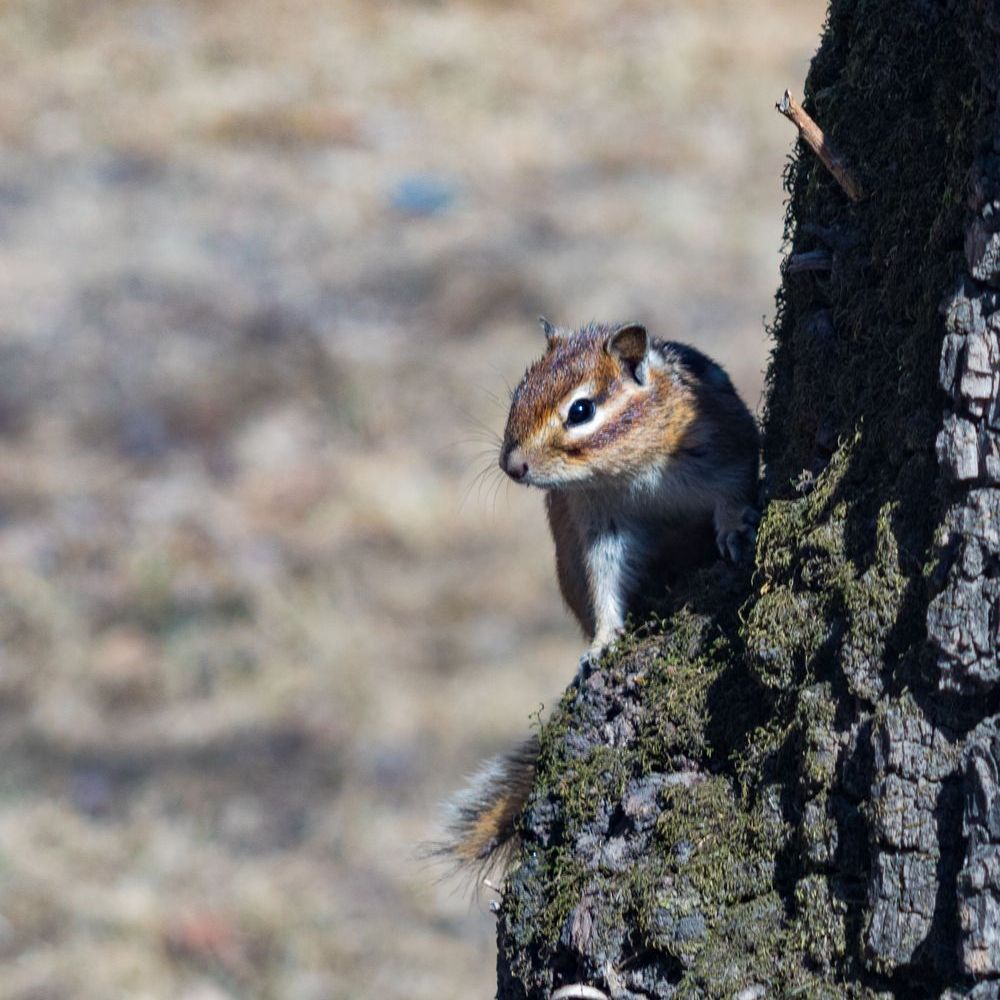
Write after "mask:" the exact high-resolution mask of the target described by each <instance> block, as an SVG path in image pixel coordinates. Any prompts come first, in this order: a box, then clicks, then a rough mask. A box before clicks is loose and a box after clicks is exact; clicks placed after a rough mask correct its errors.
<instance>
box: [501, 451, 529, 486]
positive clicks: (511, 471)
mask: <svg viewBox="0 0 1000 1000" xmlns="http://www.w3.org/2000/svg"><path fill="white" fill-rule="evenodd" d="M500 468H501V469H503V471H504V472H506V473H507V475H508V476H510V478H511V479H513V480H514V482H515V483H519V482H521V480H522V479H524V477H525V476H526V475H527V474H528V463H527V462H526V461H525V460H524V452H523V451H522V450H521V449H520V448H515V447H513V446H511V445H507V446H505V447H504V450H503V451H502V452H501V453H500Z"/></svg>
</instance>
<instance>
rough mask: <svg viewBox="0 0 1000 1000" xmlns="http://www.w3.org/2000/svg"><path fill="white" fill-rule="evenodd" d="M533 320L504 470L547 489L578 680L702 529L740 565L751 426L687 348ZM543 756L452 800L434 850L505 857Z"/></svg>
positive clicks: (627, 328)
mask: <svg viewBox="0 0 1000 1000" xmlns="http://www.w3.org/2000/svg"><path fill="white" fill-rule="evenodd" d="M540 323H541V326H542V329H543V330H544V332H545V337H546V341H547V349H546V351H545V354H544V355H543V356H542V357H541V358H540V359H539V360H538V361H536V362H535V363H534V364H533V365H531V366H530V367H529V368H528V370H527V371H526V372H525V374H524V377H523V378H522V379H521V381H520V382H519V383H518V385H517V387H516V388H515V389H514V392H513V395H512V399H511V406H510V413H509V416H508V418H507V426H506V430H505V431H504V437H503V445H502V447H501V449H500V456H499V458H500V468H501V469H503V471H504V472H505V473H506V474H507V475H508V476H509V477H510V478H511V479H513V480H514V481H515V482H517V483H521V484H523V485H526V486H535V487H538V488H540V489H543V490H545V492H546V497H545V501H546V511H547V514H548V520H549V526H550V528H551V531H552V537H553V540H554V541H555V550H556V572H557V575H558V578H559V587H560V590H561V591H562V595H563V598H564V599H565V601H566V604H567V605H568V606H569V608H570V610H571V611H572V612H573V614H574V615H575V616H576V618H577V620H578V621H579V623H580V626H581V628H582V629H583V631H584V633H585V634H586V636H587V638H588V639H589V640H590V649H589V651H588V653H587V654H585V655H584V658H583V660H582V661H581V670H585V669H588V668H589V667H592V666H593V664H594V663H595V662H596V659H597V657H598V656H599V654H600V653H601V652H602V651H603V650H604V649H605V648H606V647H607V646H608V645H609V644H610V643H612V642H613V641H614V639H615V638H616V637H617V636H618V635H619V634H621V632H622V630H623V629H624V626H625V619H626V615H627V613H628V611H629V608H630V605H631V604H632V603H633V601H634V599H635V598H636V597H637V596H639V595H640V594H641V592H642V591H643V590H644V589H645V588H649V587H650V586H651V584H653V583H654V582H655V581H656V580H657V579H658V578H661V577H662V576H663V575H664V574H665V573H667V572H668V571H669V570H670V567H671V564H674V565H676V564H678V563H680V564H682V565H684V566H685V567H690V566H692V565H697V564H698V563H699V562H705V561H707V557H708V556H709V555H710V554H711V553H710V552H708V553H706V552H704V549H703V546H702V543H701V540H702V539H704V537H705V529H706V528H708V529H709V530H710V531H711V532H712V533H713V534H714V539H715V545H716V546H717V548H718V551H719V552H720V553H721V554H722V555H723V557H725V558H728V559H730V560H732V561H734V562H737V561H740V560H741V559H742V558H743V557H744V556H745V555H746V554H747V552H748V551H749V548H750V546H751V545H752V543H753V540H754V534H755V528H756V524H757V521H758V517H757V513H756V510H755V509H754V506H753V504H754V501H755V498H756V492H757V477H758V468H759V466H758V434H757V425H756V423H755V421H754V419H753V417H752V416H751V414H750V411H749V410H748V409H747V407H746V405H745V404H744V403H743V401H742V400H741V399H740V397H739V396H738V395H737V393H736V390H735V389H734V388H733V385H732V382H730V380H729V377H728V376H727V375H726V373H725V372H724V371H723V370H722V368H721V367H720V366H719V365H717V364H716V363H715V362H714V361H712V360H711V359H710V358H708V357H706V356H705V355H704V354H702V353H701V352H700V351H697V350H695V349H694V348H693V347H688V346H686V345H684V344H677V343H672V342H670V341H665V340H660V339H659V338H656V337H651V336H650V335H649V334H648V333H647V331H646V328H645V327H643V326H641V325H639V324H637V323H626V324H623V325H618V326H609V325H604V324H597V323H592V324H590V325H588V326H585V327H583V328H582V329H580V330H577V331H572V330H567V329H562V328H560V327H556V326H553V325H552V324H551V323H549V322H548V320H546V319H544V318H542V319H541V320H540ZM537 752H538V748H537V743H535V742H534V741H529V742H528V743H526V744H524V745H523V746H522V747H519V748H518V749H517V750H515V751H514V752H513V753H511V754H509V755H507V756H505V757H500V758H496V759H495V760H493V761H490V762H488V763H487V764H486V765H485V766H484V767H483V768H482V769H481V770H480V772H479V773H478V774H477V775H475V776H474V778H473V779H472V781H471V782H470V785H469V788H468V789H467V790H466V791H465V792H463V793H462V794H461V795H460V796H458V797H457V798H456V799H455V800H454V801H453V803H452V812H451V819H450V823H449V838H448V842H447V844H446V845H445V846H444V848H443V850H442V853H444V854H447V855H450V856H452V857H453V858H455V859H456V860H457V861H458V862H459V863H460V864H463V863H467V864H473V865H475V864H481V865H485V866H487V867H488V866H489V865H490V863H491V862H492V861H493V860H496V859H497V858H499V857H501V856H502V855H503V854H504V852H505V848H506V847H508V846H509V845H511V844H512V842H513V840H514V835H515V828H516V823H517V818H518V816H519V814H520V812H521V810H522V807H523V806H524V803H525V802H526V801H527V798H528V795H529V794H530V791H531V786H532V784H533V780H534V769H535V758H536V757H537Z"/></svg>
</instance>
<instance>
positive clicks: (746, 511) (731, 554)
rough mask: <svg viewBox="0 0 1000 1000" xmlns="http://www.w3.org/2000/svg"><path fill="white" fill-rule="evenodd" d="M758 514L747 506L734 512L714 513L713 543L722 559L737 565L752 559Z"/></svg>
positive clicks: (758, 520) (758, 519)
mask: <svg viewBox="0 0 1000 1000" xmlns="http://www.w3.org/2000/svg"><path fill="white" fill-rule="evenodd" d="M758 524H760V514H759V512H758V511H757V510H755V509H754V508H753V507H750V506H749V505H747V506H745V507H742V508H739V509H738V510H736V511H726V512H724V513H723V514H722V515H721V516H720V512H718V511H717V512H716V528H715V543H716V545H717V546H718V547H719V554H720V555H721V556H722V558H723V559H727V560H728V561H729V562H731V563H735V564H736V565H739V564H740V563H745V562H749V561H750V559H751V558H752V557H753V551H754V546H755V544H756V542H757V525H758Z"/></svg>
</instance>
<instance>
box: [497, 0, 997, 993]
mask: <svg viewBox="0 0 1000 1000" xmlns="http://www.w3.org/2000/svg"><path fill="white" fill-rule="evenodd" d="M998 87H1000V13H998V7H997V6H996V4H995V3H993V2H990V3H987V2H985V0H978V2H977V0H963V2H950V3H949V2H943V0H937V2H935V0H886V2H881V3H867V4H862V3H858V2H856V0H833V2H832V3H831V6H830V12H829V18H828V22H827V25H826V28H825V31H824V35H823V38H822V43H821V45H820V48H819V50H818V52H817V54H816V56H815V58H814V59H813V62H812V66H811V70H810V73H809V78H808V80H807V83H806V87H805V100H804V106H805V108H806V110H807V111H808V113H809V114H810V115H811V116H812V118H814V119H815V120H816V122H817V123H818V124H819V125H820V126H821V127H822V129H823V131H824V132H825V133H826V135H827V136H829V138H830V141H831V142H832V143H833V144H834V145H835V148H836V149H838V150H839V151H840V152H841V153H842V155H843V156H844V158H845V160H846V162H848V163H850V164H851V169H852V171H853V172H855V175H856V177H857V180H858V182H859V185H860V188H861V190H862V191H863V192H864V197H863V198H862V199H861V200H859V201H858V202H856V203H852V202H851V201H850V200H849V199H848V198H847V197H846V196H845V193H844V191H843V190H841V188H840V187H838V185H837V184H836V183H835V182H834V180H833V179H832V178H831V177H830V175H829V174H828V172H827V171H826V170H825V168H824V167H823V165H822V164H821V163H819V161H818V160H817V159H816V157H815V156H814V155H813V153H812V152H810V151H809V150H808V149H806V148H805V147H804V146H802V144H801V143H800V144H799V149H798V151H797V153H796V156H795V158H794V160H793V161H792V163H791V164H790V167H789V170H788V175H787V178H786V181H787V185H788V190H789V192H790V195H791V200H790V203H789V211H788V219H787V234H786V235H787V238H788V243H789V253H790V254H797V255H801V254H810V253H814V252H815V251H826V252H827V253H828V254H829V255H830V267H829V269H827V270H802V269H786V271H785V274H784V280H783V284H782V287H781V289H780V290H779V292H778V296H777V314H776V319H775V323H774V329H773V336H774V349H773V354H772V360H771V364H770V368H769V384H768V405H767V413H766V418H765V421H764V457H765V461H766V468H767V474H766V486H765V494H766V496H765V500H766V504H765V507H764V516H763V520H762V523H761V528H760V535H759V542H758V547H757V552H756V559H755V565H754V566H753V568H752V571H750V572H747V573H742V574H741V573H740V572H737V571H735V570H732V569H728V568H725V567H723V566H721V565H716V566H713V567H709V568H707V569H705V570H704V571H703V572H701V573H699V574H698V575H697V576H695V577H694V578H692V579H691V580H689V581H687V582H686V583H685V585H684V586H683V587H681V588H675V589H674V591H673V592H671V593H670V594H668V595H666V596H665V597H664V598H663V599H662V601H661V602H660V606H661V610H662V612H663V617H662V618H659V619H657V622H656V624H655V625H652V626H649V627H647V629H646V634H645V635H644V637H642V638H638V639H636V640H635V641H633V642H631V643H630V644H629V645H628V646H627V647H625V648H619V649H617V650H616V651H615V653H614V654H613V655H611V656H610V657H609V658H607V660H606V661H605V662H604V663H603V664H602V666H601V668H600V669H599V670H596V671H594V672H593V673H591V674H590V676H589V677H586V678H585V679H582V680H580V681H578V682H576V683H574V685H573V686H572V687H571V688H570V689H569V690H568V691H567V693H566V695H565V697H564V699H563V701H562V703H561V705H560V706H559V707H558V709H557V710H556V711H555V712H554V714H553V716H552V718H551V719H550V720H549V721H548V722H547V723H546V724H545V725H544V726H543V727H542V729H541V731H540V733H539V738H540V743H541V748H542V755H541V760H540V767H539V776H538V780H537V783H536V787H535V790H534V793H533V796H532V799H531V801H530V802H529V806H528V809H527V810H526V813H525V816H524V818H523V824H522V825H523V850H522V853H521V856H520V858H519V861H518V864H517V865H516V867H515V868H514V869H513V871H512V873H511V875H510V877H509V878H508V881H507V883H506V886H505V892H504V895H503V899H502V903H501V907H500V913H499V927H498V936H499V956H498V996H499V997H500V998H501V1000H526V998H532V1000H534V998H543V997H544V998H548V997H549V996H550V995H551V993H552V992H553V991H555V990H557V989H559V988H560V987H564V986H568V985H572V984H581V985H584V986H588V987H591V988H596V989H599V990H601V991H603V992H604V993H605V994H606V995H607V996H608V997H610V998H613V1000H618V998H622V1000H632V998H652V997H658V998H659V997H674V996H676V997H726V998H732V997H739V998H742V1000H751V998H759V997H765V996H768V997H776V996H788V995H795V996H810V997H844V996H846V997H876V996H878V997H897V996H898V997H904V996H907V997H908V996H915V997H926V996H949V997H957V996H965V995H969V996H975V997H977V998H979V997H1000V763H998V761H1000V685H998V683H997V682H998V680H1000V635H998V629H1000V112H998V110H997V108H998V102H997V92H998ZM652 596H655V595H651V597H652Z"/></svg>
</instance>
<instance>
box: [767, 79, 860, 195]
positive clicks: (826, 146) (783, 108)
mask: <svg viewBox="0 0 1000 1000" xmlns="http://www.w3.org/2000/svg"><path fill="white" fill-rule="evenodd" d="M775 107H776V108H777V109H778V110H779V111H780V112H781V113H782V114H783V115H784V116H785V117H786V118H787V119H788V120H789V121H790V122H791V123H792V124H793V125H794V126H795V127H796V128H797V129H798V130H799V135H800V136H802V138H803V140H804V141H805V143H806V145H807V146H808V147H809V148H810V149H811V150H812V151H813V152H814V153H815V154H816V155H817V156H818V157H819V158H820V160H822V161H823V166H824V167H826V169H827V170H829V171H830V173H831V174H833V179H834V180H835V181H836V182H837V183H838V184H839V185H840V186H841V187H842V188H843V189H844V193H845V194H846V195H847V197H848V198H850V199H851V201H857V200H858V199H859V198H860V197H861V188H860V187H858V183H857V181H855V179H854V178H853V177H852V176H851V172H850V171H849V170H848V169H847V166H846V165H845V163H844V161H843V159H842V158H841V156H840V154H839V153H837V151H836V150H834V149H833V148H832V147H831V146H830V140H829V139H827V137H826V136H825V135H824V134H823V130H822V129H821V128H820V127H819V126H818V125H817V124H816V123H815V122H814V121H813V120H812V118H810V117H809V115H807V114H806V113H805V111H804V110H803V108H802V105H801V104H799V102H798V101H797V100H795V98H794V97H792V93H791V91H789V90H786V91H785V94H784V96H783V97H782V98H781V100H780V101H778V103H777V104H775Z"/></svg>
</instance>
